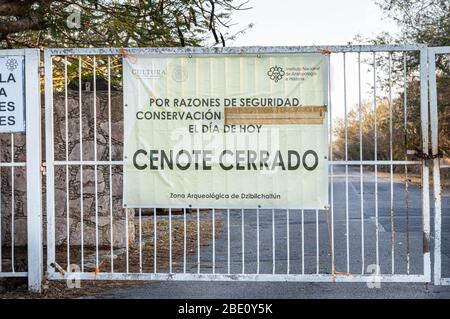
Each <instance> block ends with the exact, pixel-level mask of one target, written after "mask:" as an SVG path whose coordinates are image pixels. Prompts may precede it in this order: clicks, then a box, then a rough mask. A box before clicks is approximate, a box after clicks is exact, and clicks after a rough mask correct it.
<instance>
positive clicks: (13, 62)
mask: <svg viewBox="0 0 450 319" xmlns="http://www.w3.org/2000/svg"><path fill="white" fill-rule="evenodd" d="M17 66H18V63H17V60H15V59H8V60H6V68H7V69H8V70H10V71H11V72H12V71H14V70H15V69H16V68H17Z"/></svg>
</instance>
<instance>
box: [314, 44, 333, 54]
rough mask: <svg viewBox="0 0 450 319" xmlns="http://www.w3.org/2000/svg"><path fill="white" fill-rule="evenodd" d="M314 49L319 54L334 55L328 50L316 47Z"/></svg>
mask: <svg viewBox="0 0 450 319" xmlns="http://www.w3.org/2000/svg"><path fill="white" fill-rule="evenodd" d="M314 47H315V48H316V49H317V51H319V53H320V54H326V55H329V54H331V53H334V52H333V51H331V50H328V49H324V48H321V47H318V46H314Z"/></svg>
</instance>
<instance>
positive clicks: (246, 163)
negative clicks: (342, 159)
mask: <svg viewBox="0 0 450 319" xmlns="http://www.w3.org/2000/svg"><path fill="white" fill-rule="evenodd" d="M328 76H329V75H328V56H326V55H322V54H289V55H281V54H277V55H272V56H263V57H256V56H197V57H191V58H189V57H155V56H145V55H138V56H128V57H127V58H124V60H123V81H124V82H123V83H124V190H123V201H124V205H125V206H126V207H180V208H181V207H189V205H191V206H192V207H205V208H256V207H258V206H260V207H261V208H303V209H323V208H324V207H325V206H327V204H328V159H327V156H328V138H327V117H326V107H327V104H328Z"/></svg>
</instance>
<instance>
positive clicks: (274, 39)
mask: <svg viewBox="0 0 450 319" xmlns="http://www.w3.org/2000/svg"><path fill="white" fill-rule="evenodd" d="M240 1H242V0H235V3H239V2H240ZM248 6H250V7H252V9H250V10H245V11H240V12H235V13H234V15H233V22H234V23H236V26H234V27H233V30H241V29H242V28H243V27H245V26H246V25H248V24H249V23H253V24H254V27H253V28H252V29H249V30H247V31H246V33H245V34H242V35H239V37H237V39H236V40H235V41H234V42H233V43H231V44H229V45H231V46H250V45H326V44H330V45H331V44H347V43H348V42H351V41H353V39H354V37H355V35H357V34H361V35H363V36H364V37H374V36H376V35H377V34H379V33H380V32H382V31H387V32H390V33H396V32H398V28H397V26H396V25H395V23H393V22H391V21H389V20H388V19H386V18H384V17H383V14H382V12H381V10H380V8H379V7H378V6H377V5H376V4H375V0H250V2H249V4H248Z"/></svg>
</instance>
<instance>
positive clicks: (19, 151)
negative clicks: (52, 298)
mask: <svg viewBox="0 0 450 319" xmlns="http://www.w3.org/2000/svg"><path fill="white" fill-rule="evenodd" d="M0 56H1V57H10V56H20V57H23V58H24V78H25V84H24V91H25V97H24V104H25V109H26V113H25V119H26V121H25V122H26V125H25V126H26V131H27V132H29V133H28V134H26V133H0V143H1V144H0V278H1V277H28V283H29V287H30V289H32V290H37V291H39V290H40V286H41V278H42V267H43V264H42V261H43V257H42V254H43V246H42V207H41V206H42V205H41V199H42V198H41V194H40V190H41V189H42V185H41V156H40V154H41V153H40V152H41V138H40V137H41V134H40V130H41V114H40V113H41V112H40V108H41V103H40V84H39V80H40V79H39V63H40V60H39V56H40V55H39V50H38V49H17V50H1V51H0ZM4 61H7V60H6V59H5V60H2V63H4ZM3 81H6V79H3ZM16 81H20V79H16ZM2 98H5V94H3V96H2ZM4 105H5V104H3V105H2V107H4ZM19 188H20V189H19ZM19 193H20V195H22V196H24V199H25V200H24V202H25V204H24V202H21V203H20V204H21V207H17V206H18V204H19V203H18V201H17V195H19ZM22 205H23V206H22ZM17 214H21V216H17ZM19 235H21V236H19ZM19 246H20V247H19ZM25 246H26V248H27V249H26V251H25V250H24V247H25Z"/></svg>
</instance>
